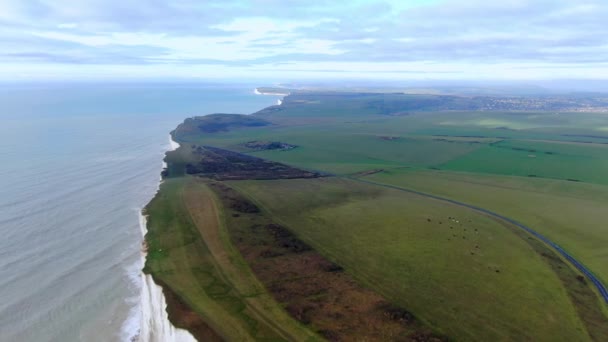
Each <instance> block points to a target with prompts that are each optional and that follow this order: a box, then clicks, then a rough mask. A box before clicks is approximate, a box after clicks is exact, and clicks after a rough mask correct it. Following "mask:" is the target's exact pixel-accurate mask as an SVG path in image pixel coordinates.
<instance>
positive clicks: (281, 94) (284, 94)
mask: <svg viewBox="0 0 608 342" xmlns="http://www.w3.org/2000/svg"><path fill="white" fill-rule="evenodd" d="M253 93H254V94H256V95H270V96H282V97H281V98H280V99H278V100H277V106H280V105H282V104H283V99H284V98H285V96H289V95H290V93H273V92H261V91H259V90H258V88H255V89H253Z"/></svg>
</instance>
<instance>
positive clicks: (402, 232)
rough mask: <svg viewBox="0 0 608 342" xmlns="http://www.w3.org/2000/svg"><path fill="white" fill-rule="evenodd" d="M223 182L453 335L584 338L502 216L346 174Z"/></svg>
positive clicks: (553, 282)
mask: <svg viewBox="0 0 608 342" xmlns="http://www.w3.org/2000/svg"><path fill="white" fill-rule="evenodd" d="M231 185H232V186H234V187H235V188H237V189H239V190H241V191H242V192H243V193H245V194H247V195H248V196H250V197H251V198H252V199H254V200H255V201H256V203H258V204H259V205H260V207H263V208H264V209H265V210H267V211H268V212H269V213H270V214H271V215H272V216H274V217H276V218H277V219H279V220H280V221H281V222H282V223H284V224H285V225H287V226H289V227H292V228H293V229H294V231H296V232H297V234H298V235H299V236H300V237H301V238H302V239H303V240H305V241H306V242H309V243H310V244H312V245H313V246H314V247H315V249H318V250H320V251H322V253H324V254H325V255H328V256H329V257H330V258H332V259H333V260H335V261H336V262H337V263H338V264H340V265H343V266H344V267H345V268H346V269H347V270H348V271H349V272H352V273H353V274H354V275H355V276H356V277H357V278H358V279H360V280H361V281H362V282H364V283H366V284H367V285H368V286H370V287H372V288H373V289H376V290H378V291H380V292H382V293H383V294H385V295H386V296H387V297H389V298H391V299H392V300H394V301H395V302H397V303H399V304H401V305H403V306H404V307H407V308H409V309H411V310H413V312H415V313H417V314H418V315H419V316H420V317H421V318H422V319H424V320H425V321H426V322H428V323H429V324H431V325H433V326H435V327H437V328H439V329H440V330H441V331H442V332H444V333H446V334H447V335H448V336H452V337H454V338H456V339H457V340H492V341H495V340H540V339H546V340H547V341H550V340H557V339H560V338H566V339H567V340H580V339H583V340H584V335H583V336H581V335H580V331H584V328H583V325H582V323H581V322H580V321H579V319H578V318H577V315H576V313H575V310H574V308H573V306H572V305H571V303H570V300H569V299H568V296H567V294H566V291H565V290H564V288H563V287H562V285H561V283H560V281H559V279H558V278H557V277H556V275H555V274H554V273H553V272H552V271H551V270H550V269H549V268H548V267H547V266H546V265H545V264H544V263H543V261H542V258H541V257H540V256H538V255H537V254H536V253H535V251H534V250H533V249H532V248H530V247H529V246H528V245H527V244H526V242H525V241H523V240H521V239H519V238H518V237H517V236H516V235H515V234H513V233H512V232H511V230H509V229H508V228H506V227H505V226H504V225H503V224H501V223H500V222H496V221H494V220H493V219H490V218H488V217H485V216H483V215H480V214H477V213H475V212H471V211H470V210H467V209H464V208H461V207H456V206H453V205H448V204H444V203H441V202H437V201H435V200H430V199H426V198H423V197H420V196H417V195H412V194H408V193H403V192H399V191H395V190H390V189H378V188H377V187H373V186H369V185H364V184H359V183H355V182H353V181H348V180H339V179H322V180H301V181H300V180H287V181H236V182H232V183H231ZM449 217H453V218H455V220H457V221H459V223H456V222H455V221H453V220H451V219H449ZM429 220H430V221H429ZM496 317H501V319H500V320H497V319H496Z"/></svg>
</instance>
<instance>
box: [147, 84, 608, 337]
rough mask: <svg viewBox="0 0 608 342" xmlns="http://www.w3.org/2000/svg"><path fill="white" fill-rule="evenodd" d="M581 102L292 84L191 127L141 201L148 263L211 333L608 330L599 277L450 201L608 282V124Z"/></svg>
mask: <svg viewBox="0 0 608 342" xmlns="http://www.w3.org/2000/svg"><path fill="white" fill-rule="evenodd" d="M493 101H494V102H493ZM543 101H544V102H543ZM585 101H587V102H585ZM589 101H592V100H589V99H587V100H584V101H582V102H581V105H588V104H589V103H591V102H589ZM491 104H494V105H496V106H498V107H495V108H494V109H492V110H489V109H488V107H487V106H490V105H491ZM566 104H567V106H566ZM576 105H577V104H576V103H574V102H572V101H571V100H567V101H566V100H564V99H551V100H547V99H535V100H530V99H526V100H520V99H515V100H514V99H509V100H508V101H507V100H505V99H496V100H492V99H474V100H471V99H467V98H453V97H445V96H438V97H436V96H432V95H423V96H417V95H400V94H362V93H329V94H328V93H325V94H323V93H300V94H298V93H295V94H292V95H290V96H287V97H286V98H285V99H284V101H283V105H281V106H272V107H269V108H266V109H263V110H261V111H260V112H258V113H255V114H253V115H249V116H246V115H229V116H222V115H220V114H218V115H213V116H208V117H196V118H191V119H188V120H186V121H185V122H184V123H183V124H182V125H180V126H179V127H178V128H177V129H176V130H175V131H174V132H173V133H172V134H173V138H174V139H175V140H176V141H178V142H179V143H180V144H181V147H180V148H179V149H177V150H176V151H173V152H170V153H168V154H167V157H166V159H165V160H166V161H167V163H168V168H167V170H166V171H165V172H164V177H165V183H164V184H163V186H162V187H161V191H160V192H159V194H158V195H157V197H156V198H155V199H154V200H153V201H152V202H151V203H150V205H149V206H148V212H149V215H150V221H149V234H148V236H147V237H146V240H147V241H148V251H149V257H148V261H147V263H146V271H147V272H149V273H151V274H152V275H153V277H154V279H155V280H157V281H158V282H159V283H161V284H163V286H164V287H165V289H166V291H167V292H169V293H171V294H172V295H173V296H174V297H175V298H177V299H176V303H177V304H181V306H179V305H177V304H174V306H178V307H181V308H182V315H181V317H182V319H181V321H180V315H175V316H174V323H175V324H177V325H180V324H181V326H184V327H186V328H188V324H187V323H186V322H184V319H183V317H184V315H183V311H186V312H188V310H190V311H189V312H190V314H189V315H188V317H190V318H192V317H196V318H197V320H194V321H191V320H188V322H190V324H191V325H192V324H194V323H192V322H197V323H196V324H194V325H196V326H197V327H199V328H198V329H199V330H200V331H201V332H200V334H201V335H200V336H203V337H204V336H206V335H204V334H207V335H209V334H210V333H209V331H212V332H214V334H216V335H217V336H219V337H221V338H223V339H227V340H260V339H270V340H297V341H300V340H322V339H329V340H352V339H353V338H354V336H366V339H369V340H378V341H382V340H411V341H417V340H430V341H442V340H448V339H454V340H467V341H468V340H474V341H486V340H539V341H543V340H546V341H551V340H564V339H566V340H572V341H589V340H592V341H603V340H606V339H608V308H607V307H606V302H605V301H604V300H603V299H602V298H601V297H600V295H599V293H597V289H596V288H594V287H593V285H592V282H591V281H590V279H586V278H585V276H583V275H581V274H580V272H579V271H578V270H577V269H576V268H574V267H573V266H572V264H571V263H570V262H569V261H568V260H566V259H563V258H562V257H561V256H560V255H559V254H558V253H556V251H555V250H554V249H553V248H552V247H551V246H550V245H547V244H545V243H543V242H542V241H540V240H538V239H537V238H536V237H534V236H532V235H530V234H528V233H526V232H525V231H523V230H521V229H519V228H518V227H517V226H515V225H513V224H512V223H510V222H509V221H507V220H503V219H501V218H500V217H499V216H493V215H489V214H487V213H484V212H480V211H476V210H473V209H471V208H470V207H467V206H465V205H458V203H464V204H468V205H471V206H476V207H480V208H484V209H486V210H488V211H492V212H495V213H498V214H500V215H502V217H508V218H509V219H512V220H515V221H518V222H522V223H524V224H526V225H527V226H530V227H533V229H535V230H536V231H537V232H539V233H541V234H542V235H544V236H545V237H547V238H549V239H550V240H551V241H552V242H554V243H557V244H559V245H560V246H562V247H563V248H564V249H565V250H567V251H568V252H569V253H570V254H571V255H573V256H574V257H575V258H576V260H578V261H579V262H581V263H582V264H584V265H585V266H587V267H588V268H589V269H590V270H591V271H592V272H593V273H594V274H595V275H596V276H597V278H598V279H600V280H601V281H602V282H604V283H606V282H607V281H608V269H606V266H605V265H607V264H608V249H607V247H606V246H608V240H606V236H608V231H607V230H606V228H604V227H605V225H604V222H605V221H606V219H608V216H607V215H606V212H605V208H606V205H607V204H608V182H607V180H606V178H605V176H604V175H605V174H607V173H608V153H606V152H608V134H606V131H605V128H606V127H608V117H606V116H605V114H603V113H584V112H578V110H577V108H575V107H576ZM560 106H562V107H560ZM573 106H574V107H573ZM562 109H563V110H562ZM532 110H534V111H532ZM409 190H415V191H418V192H420V193H419V194H417V193H413V192H411V191H409ZM424 194H430V195H434V196H439V197H442V198H447V199H451V200H453V201H457V202H452V203H451V202H448V201H443V200H440V199H437V198H433V197H432V196H425V195H424ZM318 284H323V285H322V286H321V285H318ZM220 288H221V289H222V290H221V291H219V289H220ZM216 290H218V291H219V292H218V291H216ZM344 293H348V294H349V295H348V296H346V295H344ZM354 298H357V300H354ZM353 301H355V302H357V303H360V305H356V306H352V305H351V304H349V303H352V302H353ZM170 306H171V305H170ZM184 308H185V309H184ZM361 322H368V323H366V324H362V323H361ZM226 325H230V326H232V325H234V326H235V327H236V328H235V329H226V328H225V327H226ZM191 330H195V329H191Z"/></svg>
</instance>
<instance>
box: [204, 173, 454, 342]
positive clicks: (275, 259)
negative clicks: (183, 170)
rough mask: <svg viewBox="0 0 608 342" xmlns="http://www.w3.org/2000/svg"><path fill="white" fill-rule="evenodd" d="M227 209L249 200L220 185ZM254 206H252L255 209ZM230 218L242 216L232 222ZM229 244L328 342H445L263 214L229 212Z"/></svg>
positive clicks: (291, 311) (290, 309)
mask: <svg viewBox="0 0 608 342" xmlns="http://www.w3.org/2000/svg"><path fill="white" fill-rule="evenodd" d="M210 186H211V188H212V189H213V190H214V191H215V192H216V193H217V194H218V197H219V198H220V199H221V200H222V202H223V204H224V206H225V208H231V205H232V203H234V201H235V200H236V199H238V201H239V202H247V201H248V200H247V199H246V198H245V197H243V196H242V195H240V194H239V193H238V192H237V191H235V190H234V189H232V188H230V187H228V186H226V185H225V184H222V183H220V182H215V183H212V184H211V185H210ZM252 205H253V204H252ZM232 214H238V215H237V216H234V215H232ZM226 216H227V220H228V225H227V226H228V229H229V231H230V234H231V238H232V240H233V242H234V243H235V245H236V247H237V248H238V249H239V251H240V252H241V254H242V255H243V257H244V258H245V260H246V261H247V262H248V264H249V265H250V267H251V268H252V270H253V272H254V273H255V275H256V276H257V278H258V279H259V280H260V281H261V282H262V283H263V284H264V285H265V286H266V288H267V289H268V290H269V292H270V293H271V294H272V296H273V297H274V298H275V299H276V300H277V301H278V302H279V303H281V304H282V305H283V306H284V307H285V309H286V310H287V312H289V314H290V315H291V316H292V317H294V318H295V319H297V320H298V321H300V322H301V323H303V324H305V325H307V326H309V327H311V328H312V329H314V330H315V331H316V332H317V333H318V334H319V335H321V336H323V337H325V338H326V339H327V340H329V341H437V342H439V341H447V339H446V338H445V337H442V336H439V335H437V334H434V333H433V332H432V331H430V330H429V329H428V328H426V327H424V326H423V325H422V324H421V323H420V322H419V321H418V320H417V319H416V317H415V316H414V315H413V314H412V313H410V312H408V311H407V310H405V309H403V308H400V307H397V306H395V305H392V304H391V303H389V302H388V301H387V300H385V299H384V298H383V297H382V296H380V295H379V294H377V293H375V292H374V291H372V290H370V289H367V288H365V287H363V286H361V285H359V284H357V283H356V282H355V280H354V278H353V277H352V276H350V275H349V274H348V273H347V272H345V270H344V269H343V268H342V267H341V266H340V265H337V264H335V263H333V262H331V261H330V260H328V259H326V258H324V257H323V256H322V255H321V254H319V253H317V252H316V251H315V250H314V249H312V248H311V246H310V245H308V244H307V243H305V242H303V241H302V240H300V239H299V238H298V237H297V236H296V235H294V234H293V233H292V232H291V231H290V230H289V229H288V227H285V226H282V225H280V224H277V223H276V222H272V220H271V219H270V218H268V217H267V216H265V215H264V214H262V213H246V214H243V213H242V212H238V213H237V212H236V211H235V210H234V209H232V210H227V215H226Z"/></svg>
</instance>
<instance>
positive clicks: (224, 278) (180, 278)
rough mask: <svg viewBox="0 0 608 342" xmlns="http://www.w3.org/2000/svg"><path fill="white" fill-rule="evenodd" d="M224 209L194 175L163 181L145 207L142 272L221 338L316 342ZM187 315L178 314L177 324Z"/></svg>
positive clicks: (175, 320) (182, 323)
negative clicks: (250, 258) (264, 278)
mask: <svg viewBox="0 0 608 342" xmlns="http://www.w3.org/2000/svg"><path fill="white" fill-rule="evenodd" d="M221 211H222V208H221V206H219V205H218V204H217V203H216V199H215V197H214V195H213V194H212V192H211V191H210V190H209V188H208V187H207V186H206V185H205V184H204V183H202V182H197V181H196V180H194V179H192V178H179V179H170V180H167V181H165V182H164V183H163V184H162V186H161V189H160V191H159V193H158V195H157V196H156V197H155V198H154V199H153V200H152V202H150V204H149V205H148V206H147V207H146V212H147V213H149V220H148V230H149V231H148V234H147V235H146V242H147V250H148V257H147V259H146V267H145V272H147V273H151V274H152V275H153V276H154V279H155V280H156V281H157V282H160V283H161V284H163V286H165V287H166V288H167V289H168V290H170V291H171V292H173V293H175V294H176V295H177V296H179V298H180V300H181V301H183V302H185V303H186V304H187V305H188V306H189V307H190V308H191V309H192V311H194V312H195V313H196V314H198V315H200V317H202V318H203V319H204V321H205V322H206V324H207V325H209V326H210V327H211V328H212V329H213V330H214V331H215V332H216V333H217V334H218V335H219V336H220V337H221V338H222V339H225V340H230V341H254V340H268V341H285V340H300V341H304V340H307V341H308V340H310V341H314V340H318V337H317V336H316V335H315V334H314V333H313V332H311V331H309V330H308V329H306V328H305V327H303V326H301V325H300V324H299V323H297V322H296V321H295V320H293V319H291V318H290V317H289V316H288V315H287V314H286V313H285V312H284V311H283V309H282V308H281V307H280V306H278V304H277V303H276V302H275V301H274V300H273V299H272V298H271V297H270V296H269V294H268V293H267V292H266V290H265V289H264V287H263V286H262V285H261V284H260V283H259V282H258V281H257V279H256V278H255V277H254V276H253V274H252V273H251V271H250V270H249V268H248V267H247V265H246V264H245V263H244V262H243V261H242V258H241V257H240V255H239V254H238V252H237V251H236V250H234V247H233V246H232V244H231V243H230V241H229V237H228V236H227V235H226V234H227V233H226V230H225V229H226V228H225V226H223V219H222V212H221ZM184 321H186V322H187V321H188V318H187V317H185V318H184V317H176V318H174V322H176V324H177V325H178V326H183V327H185V328H188V325H187V324H185V325H184Z"/></svg>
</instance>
